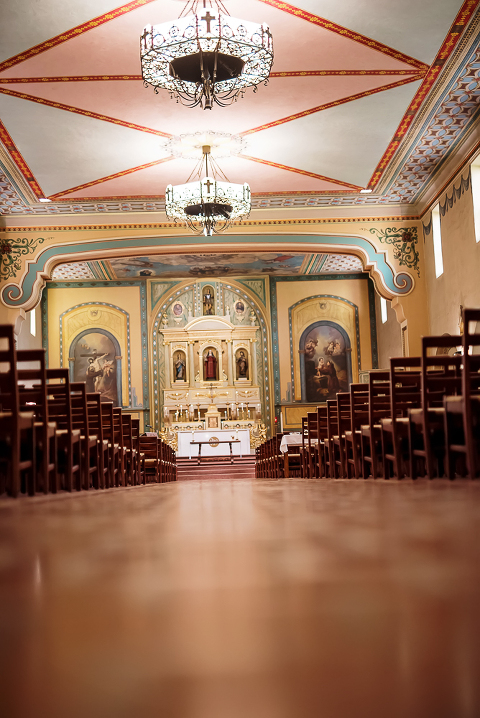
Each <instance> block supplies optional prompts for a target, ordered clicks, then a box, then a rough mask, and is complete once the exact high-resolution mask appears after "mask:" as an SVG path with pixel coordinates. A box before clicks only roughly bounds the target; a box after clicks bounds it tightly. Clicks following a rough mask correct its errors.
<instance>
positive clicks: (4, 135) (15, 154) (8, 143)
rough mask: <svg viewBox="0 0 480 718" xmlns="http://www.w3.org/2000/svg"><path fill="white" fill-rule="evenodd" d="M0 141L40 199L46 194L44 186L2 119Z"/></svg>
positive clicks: (0, 122)
mask: <svg viewBox="0 0 480 718" xmlns="http://www.w3.org/2000/svg"><path fill="white" fill-rule="evenodd" d="M0 141H1V142H2V143H3V145H4V146H5V148H6V150H7V152H8V153H9V155H10V157H11V158H12V160H13V161H14V162H15V164H16V165H17V167H18V169H19V170H20V172H21V174H22V177H23V178H24V179H25V180H26V182H27V183H28V185H29V187H30V189H31V190H32V192H33V193H34V194H35V197H36V198H37V199H38V197H43V196H44V194H43V192H42V188H41V187H40V185H39V184H38V182H37V180H36V179H35V177H34V175H33V172H32V170H31V169H30V167H29V166H28V165H27V163H26V162H25V160H24V158H23V155H22V153H21V152H20V150H19V149H18V147H17V146H16V144H15V142H14V141H13V140H12V138H11V136H10V134H9V132H8V130H7V128H6V127H5V125H4V124H3V122H2V121H1V120H0Z"/></svg>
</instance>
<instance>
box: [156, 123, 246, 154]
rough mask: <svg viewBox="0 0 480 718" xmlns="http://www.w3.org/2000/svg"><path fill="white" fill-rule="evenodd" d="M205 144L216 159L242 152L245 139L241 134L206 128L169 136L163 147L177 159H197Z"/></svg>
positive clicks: (244, 148) (244, 147)
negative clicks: (200, 130) (202, 130)
mask: <svg viewBox="0 0 480 718" xmlns="http://www.w3.org/2000/svg"><path fill="white" fill-rule="evenodd" d="M205 145H209V147H210V151H211V153H212V155H213V156H214V157H215V159H216V160H218V159H221V158H222V157H236V156H237V155H241V154H244V152H245V150H246V146H247V141H246V139H245V138H244V137H242V136H241V135H232V134H230V133H229V132H213V131H211V130H206V131H204V132H192V133H187V134H184V135H179V136H177V137H171V138H170V139H169V140H167V142H165V145H164V147H165V152H168V154H170V155H172V156H173V157H177V158H178V159H183V160H199V159H202V158H203V148H204V147H205Z"/></svg>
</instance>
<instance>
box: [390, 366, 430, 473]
mask: <svg viewBox="0 0 480 718" xmlns="http://www.w3.org/2000/svg"><path fill="white" fill-rule="evenodd" d="M420 367H421V358H420V357H399V358H394V359H390V417H384V418H383V419H381V420H380V425H381V431H382V452H383V466H384V473H383V476H384V478H385V479H389V478H391V477H396V478H398V479H400V478H402V477H403V476H405V474H408V469H407V463H408V459H409V456H410V451H409V447H408V436H409V418H408V412H409V410H410V409H417V408H419V407H420V406H421V402H422V394H421V371H420Z"/></svg>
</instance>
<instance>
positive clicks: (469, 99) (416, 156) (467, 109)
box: [384, 34, 480, 203]
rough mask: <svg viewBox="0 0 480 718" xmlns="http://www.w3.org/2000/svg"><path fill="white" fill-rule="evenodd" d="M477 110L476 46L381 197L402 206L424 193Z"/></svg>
mask: <svg viewBox="0 0 480 718" xmlns="http://www.w3.org/2000/svg"><path fill="white" fill-rule="evenodd" d="M478 43H480V34H479V35H478ZM460 98H461V99H462V102H461V103H460V102H459V100H460ZM479 110H480V44H477V47H476V49H475V50H474V52H473V53H471V54H470V56H469V58H468V60H467V62H466V63H465V64H464V66H463V67H462V68H461V69H460V71H459V72H458V73H457V76H456V78H455V79H454V81H453V82H452V83H451V86H450V88H449V89H448V90H447V91H446V92H445V93H444V94H443V96H442V98H441V100H440V101H439V102H438V103H437V105H436V106H435V107H434V108H433V109H432V111H431V113H430V115H429V116H428V118H427V120H426V121H425V122H424V125H423V127H422V128H421V130H420V132H419V133H418V135H417V139H416V141H415V142H414V143H413V144H412V145H411V148H410V152H409V154H408V156H407V157H406V158H405V159H404V161H403V163H402V165H401V166H400V167H399V168H398V169H397V172H396V174H395V175H394V176H393V177H392V179H391V181H390V185H389V188H388V189H387V191H386V193H385V195H384V196H386V197H387V198H388V200H389V201H397V202H402V203H413V202H415V201H417V200H418V198H419V195H420V193H422V192H424V191H426V189H427V186H428V185H430V184H431V182H432V181H433V180H434V179H435V177H436V176H437V174H438V172H439V171H440V169H441V166H442V165H443V162H444V161H445V160H446V159H447V157H449V156H450V155H451V154H452V153H453V152H454V150H455V147H456V145H457V143H458V142H459V141H460V140H461V138H462V136H464V134H465V131H466V129H467V127H468V126H473V124H474V122H475V119H476V117H477V116H478V112H479ZM456 171H457V170H456ZM450 181H451V180H449V182H450Z"/></svg>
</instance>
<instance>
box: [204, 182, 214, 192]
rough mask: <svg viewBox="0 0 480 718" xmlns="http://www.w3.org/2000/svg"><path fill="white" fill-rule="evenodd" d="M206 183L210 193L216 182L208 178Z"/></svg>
mask: <svg viewBox="0 0 480 718" xmlns="http://www.w3.org/2000/svg"><path fill="white" fill-rule="evenodd" d="M205 184H206V185H207V192H208V193H210V187H211V185H212V184H215V183H214V182H212V180H209V179H207V180H206V182H205Z"/></svg>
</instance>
